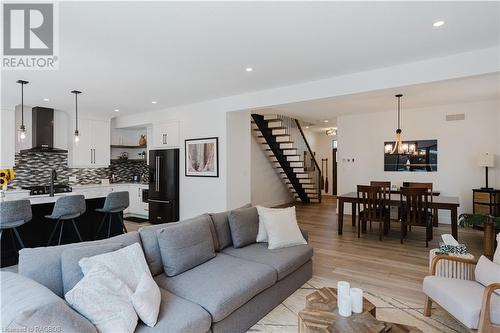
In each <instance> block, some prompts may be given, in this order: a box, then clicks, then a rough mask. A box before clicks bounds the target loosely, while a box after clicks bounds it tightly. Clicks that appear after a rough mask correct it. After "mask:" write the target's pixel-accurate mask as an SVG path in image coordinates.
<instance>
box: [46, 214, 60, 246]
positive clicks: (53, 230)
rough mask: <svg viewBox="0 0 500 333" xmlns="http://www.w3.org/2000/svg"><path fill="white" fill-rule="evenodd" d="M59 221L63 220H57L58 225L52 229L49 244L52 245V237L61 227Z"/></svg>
mask: <svg viewBox="0 0 500 333" xmlns="http://www.w3.org/2000/svg"><path fill="white" fill-rule="evenodd" d="M59 223H61V220H57V222H56V225H55V226H54V229H52V233H51V234H50V237H49V241H48V242H47V246H49V245H50V243H51V242H52V238H54V235H55V234H56V230H57V227H59Z"/></svg>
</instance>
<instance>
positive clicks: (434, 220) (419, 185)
mask: <svg viewBox="0 0 500 333" xmlns="http://www.w3.org/2000/svg"><path fill="white" fill-rule="evenodd" d="M407 184H408V187H414V188H425V189H427V190H428V191H429V193H430V199H431V203H432V202H433V201H432V197H433V193H434V189H433V184H432V183H420V182H409V183H407ZM432 223H433V225H434V226H435V227H438V226H439V222H438V210H437V209H433V210H432ZM410 230H411V229H410Z"/></svg>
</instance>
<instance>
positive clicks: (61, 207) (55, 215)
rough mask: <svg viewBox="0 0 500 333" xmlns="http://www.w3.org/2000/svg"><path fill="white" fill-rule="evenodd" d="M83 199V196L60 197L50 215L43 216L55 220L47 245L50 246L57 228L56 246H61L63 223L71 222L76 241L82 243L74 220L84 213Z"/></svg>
mask: <svg viewBox="0 0 500 333" xmlns="http://www.w3.org/2000/svg"><path fill="white" fill-rule="evenodd" d="M85 210H86V206H85V197H84V196H83V195H68V196H62V197H60V198H59V199H57V201H56V204H55V205H54V209H53V210H52V214H50V215H45V217H46V218H47V219H50V220H57V223H56V225H55V226H54V229H53V230H52V233H51V234H50V237H49V241H48V242H47V245H50V243H51V241H52V238H53V237H54V235H55V233H56V231H57V229H58V228H59V241H58V242H57V245H60V244H61V240H62V235H63V229H64V222H65V221H71V224H72V225H73V228H74V230H75V232H76V235H77V237H78V240H79V241H80V242H81V241H83V239H82V236H81V235H80V231H79V230H78V227H77V225H76V223H75V219H76V218H77V217H79V216H81V215H82V214H83V213H85Z"/></svg>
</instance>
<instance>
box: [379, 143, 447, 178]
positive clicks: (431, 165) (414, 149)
mask: <svg viewBox="0 0 500 333" xmlns="http://www.w3.org/2000/svg"><path fill="white" fill-rule="evenodd" d="M437 152H438V145H437V140H416V141H403V142H402V145H401V149H398V151H397V152H394V141H386V142H384V171H401V172H434V171H437Z"/></svg>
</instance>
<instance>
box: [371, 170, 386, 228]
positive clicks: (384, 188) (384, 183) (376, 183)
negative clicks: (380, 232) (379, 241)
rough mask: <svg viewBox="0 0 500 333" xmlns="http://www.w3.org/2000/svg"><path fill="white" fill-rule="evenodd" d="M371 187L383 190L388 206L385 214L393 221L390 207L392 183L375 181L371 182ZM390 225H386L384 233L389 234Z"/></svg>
mask: <svg viewBox="0 0 500 333" xmlns="http://www.w3.org/2000/svg"><path fill="white" fill-rule="evenodd" d="M370 186H378V187H380V188H382V196H383V197H384V200H385V202H386V203H387V206H386V207H385V208H384V214H387V215H388V217H387V218H388V219H389V221H390V220H391V206H389V200H390V199H391V182H390V181H375V180H372V181H371V182H370ZM390 225H391V224H390V223H388V224H386V225H385V226H386V228H385V230H384V233H387V232H388V231H389V228H390ZM371 229H372V223H371V222H370V230H371Z"/></svg>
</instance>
